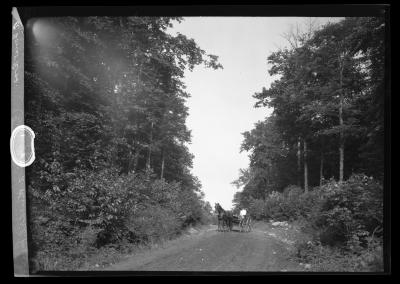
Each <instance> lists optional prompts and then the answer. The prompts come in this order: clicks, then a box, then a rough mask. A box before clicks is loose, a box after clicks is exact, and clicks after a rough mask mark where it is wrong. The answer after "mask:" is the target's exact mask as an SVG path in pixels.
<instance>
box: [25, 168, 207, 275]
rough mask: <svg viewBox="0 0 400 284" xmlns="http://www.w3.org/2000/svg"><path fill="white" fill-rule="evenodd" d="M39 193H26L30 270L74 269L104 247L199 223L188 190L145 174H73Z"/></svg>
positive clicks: (168, 234)
mask: <svg viewBox="0 0 400 284" xmlns="http://www.w3.org/2000/svg"><path fill="white" fill-rule="evenodd" d="M42 190H43V189H42V188H40V189H36V188H33V187H29V190H28V192H29V203H30V212H31V216H30V219H29V222H30V224H29V227H30V244H31V245H30V246H31V250H30V251H31V252H32V254H31V260H32V263H34V265H33V267H35V269H48V268H51V269H53V268H55V267H56V265H57V267H59V266H61V267H62V266H64V267H72V268H76V267H78V266H80V265H82V263H83V261H84V259H85V255H88V254H91V253H93V252H94V251H95V250H98V249H100V248H102V247H104V246H107V245H108V244H117V243H123V242H125V241H129V242H133V243H136V244H138V243H141V242H148V241H150V240H159V239H164V238H170V237H173V236H174V235H176V234H177V233H179V232H180V231H181V230H182V229H184V228H185V227H186V226H189V225H194V224H197V223H199V222H202V221H203V222H205V219H204V218H205V214H204V209H203V207H202V205H201V203H200V200H199V198H198V196H197V195H196V193H195V192H194V191H193V190H190V189H183V188H182V186H181V185H180V184H179V183H177V182H170V183H168V182H166V181H165V180H160V179H157V178H156V177H154V176H153V175H152V174H151V173H143V174H134V173H130V174H123V175H120V174H119V173H118V172H117V171H116V170H110V169H106V170H101V171H98V172H86V171H76V172H73V173H68V174H65V180H64V186H63V187H61V188H60V187H58V186H56V185H54V186H53V187H49V188H48V189H47V190H45V192H42ZM52 265H53V266H54V267H53V266H52Z"/></svg>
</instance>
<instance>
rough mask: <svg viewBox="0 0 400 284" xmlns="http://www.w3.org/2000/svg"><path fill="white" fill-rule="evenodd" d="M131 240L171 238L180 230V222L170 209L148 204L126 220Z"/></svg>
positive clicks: (146, 240)
mask: <svg viewBox="0 0 400 284" xmlns="http://www.w3.org/2000/svg"><path fill="white" fill-rule="evenodd" d="M127 228H128V229H129V231H130V232H131V238H132V241H136V242H148V241H156V240H159V239H161V238H171V237H173V236H175V235H176V234H177V233H178V232H179V231H180V222H179V221H178V219H177V218H176V217H175V216H174V214H173V213H172V212H171V210H170V209H166V208H162V207H160V206H157V205H149V206H148V207H147V208H145V209H143V210H141V211H138V212H137V214H136V215H134V216H132V217H131V218H130V219H129V220H128V221H127Z"/></svg>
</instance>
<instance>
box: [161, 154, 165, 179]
mask: <svg viewBox="0 0 400 284" xmlns="http://www.w3.org/2000/svg"><path fill="white" fill-rule="evenodd" d="M161 153H162V154H161V155H162V158H161V174H160V179H163V177H164V163H165V161H164V160H165V159H164V149H163V150H162V152H161Z"/></svg>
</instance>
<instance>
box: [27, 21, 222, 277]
mask: <svg viewBox="0 0 400 284" xmlns="http://www.w3.org/2000/svg"><path fill="white" fill-rule="evenodd" d="M181 20H182V19H181V18H165V17H86V18H74V17H64V18H39V19H30V20H29V21H28V23H27V25H26V30H25V34H26V41H25V45H26V48H25V105H26V106H25V113H26V117H25V119H26V124H27V125H28V126H30V127H31V128H32V129H33V130H34V132H35V134H36V139H35V149H36V157H37V159H36V161H35V162H34V164H33V165H32V166H30V167H29V168H27V180H28V184H27V188H28V192H29V213H30V218H29V220H30V224H29V227H30V246H31V247H30V252H32V253H31V260H33V261H34V262H36V267H37V268H38V269H57V268H60V267H63V265H64V266H65V267H67V265H66V263H67V262H68V261H70V262H74V261H75V260H76V259H79V258H82V257H83V255H84V254H85V252H87V250H88V249H92V248H94V247H101V246H104V245H106V244H109V243H116V242H118V241H122V240H128V241H129V242H133V243H135V242H136V243H137V242H145V241H149V240H151V239H155V238H159V237H167V236H170V235H174V234H176V233H179V232H180V230H181V229H182V228H184V227H185V226H188V225H190V224H196V223H197V222H199V221H201V220H203V219H204V218H205V217H207V213H206V212H208V213H209V212H210V210H211V207H210V205H209V204H207V203H206V202H204V201H203V193H202V192H201V189H200V188H201V184H200V182H199V180H198V179H197V178H196V177H195V176H193V175H192V174H191V172H190V169H191V167H192V159H193V155H192V154H191V153H190V152H189V151H188V148H187V146H186V144H187V143H188V142H190V139H191V135H190V131H189V130H188V129H187V127H186V124H185V121H186V118H187V115H188V108H187V107H186V106H185V100H186V99H187V98H188V97H189V94H188V93H186V92H185V90H184V89H185V86H184V84H183V82H182V78H183V74H184V70H185V69H189V70H192V69H193V68H194V66H196V65H199V64H205V65H206V66H207V67H211V68H214V69H217V68H222V66H221V65H220V64H219V63H218V62H217V57H216V56H214V55H208V54H206V53H205V51H203V50H202V49H201V48H200V47H199V46H197V44H196V43H195V42H194V40H192V39H188V38H187V37H186V36H184V35H182V34H179V33H178V34H176V35H170V34H169V33H168V32H167V29H168V28H170V27H172V23H173V22H174V21H178V22H180V21H181ZM77 248H80V249H81V250H80V251H79V252H80V253H76V252H75V253H72V251H74V250H76V249H77ZM63 257H64V258H63ZM67 259H68V261H67ZM57 263H58V264H57ZM57 265H58V266H57Z"/></svg>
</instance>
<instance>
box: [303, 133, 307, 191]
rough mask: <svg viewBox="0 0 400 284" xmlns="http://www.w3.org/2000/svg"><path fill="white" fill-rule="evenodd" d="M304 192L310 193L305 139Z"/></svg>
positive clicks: (305, 142)
mask: <svg viewBox="0 0 400 284" xmlns="http://www.w3.org/2000/svg"><path fill="white" fill-rule="evenodd" d="M303 155H304V191H305V192H308V166H307V141H306V140H305V139H304V153H303Z"/></svg>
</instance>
